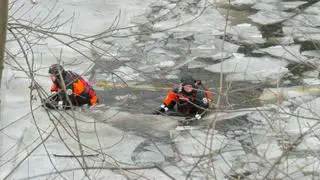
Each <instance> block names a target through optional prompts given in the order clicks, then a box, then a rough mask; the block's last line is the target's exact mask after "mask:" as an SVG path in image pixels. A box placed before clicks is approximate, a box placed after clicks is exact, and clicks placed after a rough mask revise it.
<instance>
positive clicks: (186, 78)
mask: <svg viewBox="0 0 320 180" xmlns="http://www.w3.org/2000/svg"><path fill="white" fill-rule="evenodd" d="M180 82H181V83H182V85H186V84H190V85H192V86H194V83H195V79H194V78H193V77H192V76H190V75H185V76H182V77H181V80H180Z"/></svg>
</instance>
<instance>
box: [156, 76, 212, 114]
mask: <svg viewBox="0 0 320 180" xmlns="http://www.w3.org/2000/svg"><path fill="white" fill-rule="evenodd" d="M180 81H181V84H180V86H179V87H178V88H174V89H173V90H172V91H170V92H169V93H168V94H167V96H166V97H165V99H164V101H163V104H162V105H161V108H160V109H159V110H158V111H157V112H158V113H159V112H161V113H168V112H178V113H179V114H181V115H183V116H185V117H186V119H196V120H200V119H201V118H202V117H203V116H204V114H205V112H206V109H208V107H209V103H210V102H211V101H212V95H211V92H210V91H208V90H207V89H205V88H204V87H203V85H202V84H201V81H200V80H195V79H194V78H193V77H192V76H190V75H185V76H183V77H182V78H181V80H180ZM159 114H160V113H159Z"/></svg>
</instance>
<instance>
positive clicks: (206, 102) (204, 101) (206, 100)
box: [202, 97, 208, 105]
mask: <svg viewBox="0 0 320 180" xmlns="http://www.w3.org/2000/svg"><path fill="white" fill-rule="evenodd" d="M202 103H203V104H205V105H207V104H208V99H207V98H206V97H204V98H202Z"/></svg>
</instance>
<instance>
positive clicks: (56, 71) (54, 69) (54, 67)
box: [49, 64, 64, 76]
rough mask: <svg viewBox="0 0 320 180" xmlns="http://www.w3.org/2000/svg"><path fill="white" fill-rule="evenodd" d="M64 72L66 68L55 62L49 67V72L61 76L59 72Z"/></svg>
mask: <svg viewBox="0 0 320 180" xmlns="http://www.w3.org/2000/svg"><path fill="white" fill-rule="evenodd" d="M63 72H64V69H63V67H62V66H61V65H60V64H53V65H51V66H50V67H49V74H53V75H56V76H59V74H60V73H61V74H62V73H63Z"/></svg>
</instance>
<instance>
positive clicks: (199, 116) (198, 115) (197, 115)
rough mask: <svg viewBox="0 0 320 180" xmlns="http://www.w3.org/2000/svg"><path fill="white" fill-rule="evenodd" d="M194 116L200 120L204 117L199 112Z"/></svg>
mask: <svg viewBox="0 0 320 180" xmlns="http://www.w3.org/2000/svg"><path fill="white" fill-rule="evenodd" d="M194 117H195V118H196V120H200V119H201V118H202V117H201V114H198V113H197V114H196V115H195V116H194Z"/></svg>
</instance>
